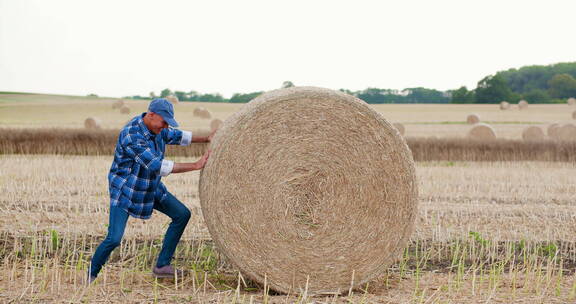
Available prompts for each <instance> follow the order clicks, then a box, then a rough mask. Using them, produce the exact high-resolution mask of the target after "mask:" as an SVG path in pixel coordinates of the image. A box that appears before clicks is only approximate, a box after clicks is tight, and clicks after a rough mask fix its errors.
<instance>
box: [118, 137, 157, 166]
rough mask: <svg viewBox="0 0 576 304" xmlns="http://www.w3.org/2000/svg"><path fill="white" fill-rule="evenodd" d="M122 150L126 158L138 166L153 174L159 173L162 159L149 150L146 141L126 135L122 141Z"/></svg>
mask: <svg viewBox="0 0 576 304" xmlns="http://www.w3.org/2000/svg"><path fill="white" fill-rule="evenodd" d="M123 143H124V145H123V146H124V148H125V150H126V153H127V154H128V156H129V157H130V158H132V159H134V160H135V161H136V162H137V163H138V164H140V165H141V166H143V167H144V168H146V169H147V170H150V171H152V172H155V173H157V174H158V173H159V172H160V168H161V167H162V157H161V156H160V154H158V153H156V152H154V151H153V150H152V149H150V146H149V144H148V142H146V140H145V139H144V138H143V137H142V136H139V135H134V134H128V135H126V137H125V138H124V140H123Z"/></svg>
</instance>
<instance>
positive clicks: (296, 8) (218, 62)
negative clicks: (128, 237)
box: [0, 0, 576, 97]
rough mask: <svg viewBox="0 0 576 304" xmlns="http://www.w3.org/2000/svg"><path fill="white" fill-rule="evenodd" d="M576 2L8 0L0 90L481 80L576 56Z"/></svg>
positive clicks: (233, 88) (0, 8)
mask: <svg viewBox="0 0 576 304" xmlns="http://www.w3.org/2000/svg"><path fill="white" fill-rule="evenodd" d="M575 12H576V1H574V0H565V1H563V0H547V1H544V0H542V1H527V0H524V1H516V0H482V1H467V0H435V1H430V0H421V1H415V0H402V1H385V0H380V1H362V0H355V1H334V0H332V1H317V0H307V1H300V0H291V1H273V0H262V1H255V0H243V1H239V0H236V1H218V0H210V1H166V0H164V1H142V0H139V1H102V0H99V1H81V0H73V1H57V0H56V1H43V0H38V1H27V0H0V91H24V92H38V93H58V94H72V95H85V94H89V93H96V94H98V95H100V96H110V97H121V96H126V95H148V93H149V92H151V91H154V92H156V93H159V92H160V90H162V89H164V88H170V89H172V90H180V91H190V90H195V91H198V92H202V93H214V92H220V93H222V94H223V95H224V96H225V97H230V95H231V94H232V93H235V92H242V93H247V92H252V91H261V90H270V89H275V88H278V87H280V85H281V84H282V82H283V81H285V80H290V81H292V82H293V83H294V84H296V85H312V86H320V87H327V88H332V89H339V88H347V89H351V90H361V89H365V88H367V87H379V88H390V89H404V88H407V87H418V86H423V87H428V88H435V89H439V90H448V89H456V88H458V87H460V86H462V85H466V86H468V88H475V87H476V83H477V82H478V80H480V79H481V78H482V77H484V76H486V75H489V74H494V73H495V72H496V71H499V70H505V69H508V68H518V67H521V66H524V65H534V64H552V63H557V62H567V61H576V39H575V38H576V17H575V16H576V13H575Z"/></svg>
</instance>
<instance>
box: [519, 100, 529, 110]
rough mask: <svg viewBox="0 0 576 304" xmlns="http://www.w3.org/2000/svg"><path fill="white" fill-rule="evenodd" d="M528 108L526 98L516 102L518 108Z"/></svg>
mask: <svg viewBox="0 0 576 304" xmlns="http://www.w3.org/2000/svg"><path fill="white" fill-rule="evenodd" d="M527 108H528V102H527V101H526V100H520V101H519V102H518V109H520V110H524V109H527Z"/></svg>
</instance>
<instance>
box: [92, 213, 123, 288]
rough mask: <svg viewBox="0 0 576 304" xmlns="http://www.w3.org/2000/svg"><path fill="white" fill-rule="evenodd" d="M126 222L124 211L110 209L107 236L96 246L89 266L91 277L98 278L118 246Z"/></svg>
mask: <svg viewBox="0 0 576 304" xmlns="http://www.w3.org/2000/svg"><path fill="white" fill-rule="evenodd" d="M127 221H128V212H126V210H124V209H122V208H120V207H110V219H109V224H108V235H107V236H106V239H104V241H103V242H102V243H101V244H100V246H98V248H97V249H96V252H95V253H94V255H93V256H92V263H91V266H90V275H91V276H93V277H96V276H98V273H99V272H100V270H101V269H102V266H104V263H106V261H107V260H108V257H110V253H111V252H112V250H114V248H116V247H118V246H119V245H120V241H121V240H122V236H123V235H124V229H126V222H127Z"/></svg>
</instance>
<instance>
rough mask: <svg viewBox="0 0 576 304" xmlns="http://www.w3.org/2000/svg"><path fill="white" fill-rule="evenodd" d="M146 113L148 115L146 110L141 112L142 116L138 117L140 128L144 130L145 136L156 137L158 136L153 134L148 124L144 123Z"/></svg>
mask: <svg viewBox="0 0 576 304" xmlns="http://www.w3.org/2000/svg"><path fill="white" fill-rule="evenodd" d="M144 115H146V112H144V113H142V114H140V116H139V117H138V120H137V122H138V125H139V126H140V129H142V132H144V137H146V138H148V139H150V138H154V137H156V136H155V135H154V134H152V132H150V130H148V127H147V126H146V124H145V123H144V120H143V119H142V118H144Z"/></svg>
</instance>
